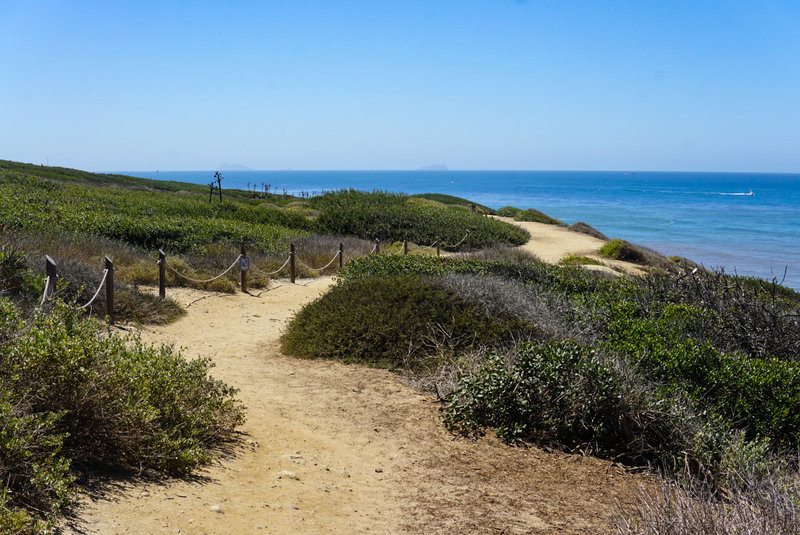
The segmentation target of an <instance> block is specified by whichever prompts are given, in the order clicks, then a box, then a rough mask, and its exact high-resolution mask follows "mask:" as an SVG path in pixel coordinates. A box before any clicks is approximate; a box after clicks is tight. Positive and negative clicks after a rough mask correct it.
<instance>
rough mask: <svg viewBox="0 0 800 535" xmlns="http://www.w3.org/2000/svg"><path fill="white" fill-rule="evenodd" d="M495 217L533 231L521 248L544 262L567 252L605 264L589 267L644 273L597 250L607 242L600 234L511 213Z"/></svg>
mask: <svg viewBox="0 0 800 535" xmlns="http://www.w3.org/2000/svg"><path fill="white" fill-rule="evenodd" d="M495 219H499V220H500V221H505V222H506V223H510V224H512V225H516V226H518V227H520V228H523V229H525V230H527V231H528V232H529V233H530V235H531V239H530V240H529V241H528V243H526V244H524V245H522V246H520V248H521V249H524V250H526V251H529V252H531V253H533V254H534V255H536V256H537V257H538V258H539V259H541V260H543V261H544V262H548V263H550V264H558V262H559V261H560V260H561V259H562V258H564V257H565V256H567V255H575V256H586V257H589V258H593V259H595V260H599V261H600V262H602V263H603V264H604V265H603V266H595V265H587V266H584V267H586V268H587V269H591V270H595V271H606V272H610V273H619V272H622V273H630V274H633V275H641V274H642V273H643V271H642V270H641V268H640V267H639V266H637V265H636V264H631V263H630V262H623V261H620V260H611V259H609V258H604V257H602V256H600V255H599V254H597V251H598V250H599V249H600V247H602V246H603V244H604V243H605V242H604V241H603V240H601V239H599V238H595V237H593V236H589V235H588V234H583V233H580V232H574V231H572V230H569V229H566V228H564V227H559V226H556V225H546V224H544V223H536V222H533V221H515V220H514V219H513V218H511V217H495Z"/></svg>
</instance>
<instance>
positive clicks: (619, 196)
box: [125, 171, 800, 289]
mask: <svg viewBox="0 0 800 535" xmlns="http://www.w3.org/2000/svg"><path fill="white" fill-rule="evenodd" d="M125 174H129V175H132V176H139V177H144V178H152V179H157V180H179V181H185V182H192V183H197V184H208V183H209V182H210V181H211V178H212V177H213V175H214V171H160V172H158V171H144V172H125ZM223 175H224V179H223V182H222V185H223V188H225V187H229V188H236V189H247V188H248V185H249V187H250V188H256V189H258V190H261V189H262V187H263V186H262V184H269V185H270V187H271V189H270V191H272V192H278V193H282V192H283V191H284V189H285V190H286V192H287V193H291V194H300V192H309V194H312V195H313V194H319V193H321V192H323V191H326V190H335V189H340V188H356V189H363V190H373V189H381V190H387V191H399V192H405V193H423V192H429V193H446V194H449V195H456V196H459V197H465V198H467V199H470V200H473V201H475V202H478V203H481V204H485V205H487V206H490V207H492V208H500V207H501V206H505V205H513V206H517V207H520V208H536V209H538V210H541V211H543V212H545V213H547V214H548V215H550V216H552V217H555V218H558V219H560V220H562V221H564V222H566V223H570V224H571V223H575V222H577V221H584V222H586V223H588V224H590V225H592V226H593V227H595V228H597V229H598V230H600V231H601V232H603V233H604V234H606V235H608V236H609V237H612V238H614V237H619V238H623V239H626V240H628V241H631V242H634V243H638V244H640V245H644V246H647V247H650V248H652V249H655V250H657V251H659V252H660V253H663V254H665V255H668V256H671V255H681V256H686V257H688V258H691V259H692V260H694V261H696V262H699V263H702V264H703V265H705V266H706V267H715V268H720V267H721V268H724V269H725V271H726V272H729V273H733V272H736V273H738V274H740V275H752V276H757V277H762V278H765V279H772V278H773V277H776V278H777V279H778V280H779V281H781V280H783V278H784V270H785V271H786V277H785V280H784V284H785V285H786V286H789V287H792V288H795V289H800V174H765V173H671V172H659V173H656V172H622V171H602V172H601V171H598V172H593V171H224V172H223ZM750 193H752V195H751V194H750Z"/></svg>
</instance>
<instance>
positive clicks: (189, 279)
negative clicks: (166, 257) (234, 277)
mask: <svg viewBox="0 0 800 535" xmlns="http://www.w3.org/2000/svg"><path fill="white" fill-rule="evenodd" d="M241 258H243V257H242V255H239V256H237V257H236V260H234V261H233V263H232V264H231V265H230V266H229V267H228V269H226V270H225V271H223V272H222V273H220V274H219V275H217V276H216V277H211V278H210V279H193V278H191V277H189V276H186V275H184V274H183V273H180V272H179V271H176V270H175V269H174V268H173V267H172V266H170V265H169V264H167V269H169V270H170V272H172V273H174V274H175V275H177V276H179V277H181V278H182V279H186V280H187V281H189V282H196V283H198V284H203V283H206V282H214V281H215V280H217V279H220V278H222V277H223V276H225V275H227V274H228V272H229V271H230V270H232V269H233V267H234V266H235V265H236V263H237V262H238V261H239V260H240V259H241Z"/></svg>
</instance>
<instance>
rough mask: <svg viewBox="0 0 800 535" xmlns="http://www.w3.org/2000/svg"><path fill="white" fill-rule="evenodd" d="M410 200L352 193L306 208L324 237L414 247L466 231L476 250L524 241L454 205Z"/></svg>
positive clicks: (509, 228)
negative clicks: (331, 235) (411, 244)
mask: <svg viewBox="0 0 800 535" xmlns="http://www.w3.org/2000/svg"><path fill="white" fill-rule="evenodd" d="M413 199H414V198H413V197H409V196H407V195H405V194H401V193H389V192H385V191H373V192H369V193H368V192H363V191H357V190H352V189H351V190H340V191H335V192H329V193H326V194H324V195H320V196H317V197H313V198H312V199H311V200H310V204H311V206H312V207H313V208H315V209H317V210H320V211H321V212H322V213H321V215H320V216H319V217H318V218H317V219H316V221H315V223H316V224H317V228H318V230H319V231H320V232H325V233H336V234H348V235H353V236H358V237H360V238H365V239H375V238H378V239H380V240H381V241H386V242H393V241H403V240H408V241H411V242H414V243H417V244H419V245H431V244H434V243H435V241H436V237H437V236H440V237H441V240H442V243H443V244H450V245H455V244H456V243H458V242H460V241H461V240H462V238H464V236H465V234H466V232H467V230H471V245H472V247H475V248H482V247H489V246H493V245H521V244H523V243H525V242H526V241H527V240H528V237H529V236H528V233H527V232H525V231H524V230H522V229H520V228H518V227H515V226H514V225H509V224H507V223H504V222H502V221H497V220H495V219H492V218H487V217H482V216H481V215H479V214H477V213H473V212H471V211H470V210H464V209H463V208H461V207H458V206H450V205H443V206H441V207H437V206H425V205H421V204H420V203H415V202H413ZM462 247H465V246H464V245H462Z"/></svg>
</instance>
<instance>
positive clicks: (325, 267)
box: [287, 251, 339, 271]
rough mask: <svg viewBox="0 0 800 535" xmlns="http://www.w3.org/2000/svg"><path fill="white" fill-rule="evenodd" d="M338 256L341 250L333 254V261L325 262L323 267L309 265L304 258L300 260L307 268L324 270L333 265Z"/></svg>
mask: <svg viewBox="0 0 800 535" xmlns="http://www.w3.org/2000/svg"><path fill="white" fill-rule="evenodd" d="M338 258H339V252H338V251H337V252H336V254H335V255H333V258H331V261H330V262H328V263H327V264H325V265H324V266H322V267H321V268H313V267H311V266H309V265H308V264H306V263H305V262H303V261H302V260H298V261H299V262H300V263H301V264H302V265H304V266H305V267H306V268H308V269H310V270H311V271H324V270H326V269H328V268H329V267H331V265H332V264H333V263H334V262H335V261H336V260H337V259H338ZM287 262H288V260H287Z"/></svg>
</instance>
